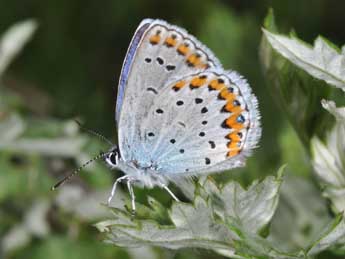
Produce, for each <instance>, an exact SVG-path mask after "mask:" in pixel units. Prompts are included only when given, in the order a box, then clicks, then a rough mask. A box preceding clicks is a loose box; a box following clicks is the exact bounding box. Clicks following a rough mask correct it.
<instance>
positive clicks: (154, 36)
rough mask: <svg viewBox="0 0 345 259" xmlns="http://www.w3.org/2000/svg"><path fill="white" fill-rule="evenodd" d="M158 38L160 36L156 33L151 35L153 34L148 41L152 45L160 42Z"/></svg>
mask: <svg viewBox="0 0 345 259" xmlns="http://www.w3.org/2000/svg"><path fill="white" fill-rule="evenodd" d="M160 40H161V37H160V36H159V35H158V34H156V35H153V36H151V37H150V43H151V44H152V45H156V44H158V43H159V42H160Z"/></svg>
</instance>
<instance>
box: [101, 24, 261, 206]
mask: <svg viewBox="0 0 345 259" xmlns="http://www.w3.org/2000/svg"><path fill="white" fill-rule="evenodd" d="M257 106H258V101H257V99H256V97H255V95H254V94H252V91H251V88H250V86H249V85H248V83H247V81H246V80H245V79H243V78H242V77H241V76H240V75H239V74H238V73H236V72H234V71H227V70H224V69H223V68H222V65H221V64H220V62H219V61H218V59H217V58H216V57H215V55H214V54H213V53H212V52H211V51H210V50H209V49H208V48H207V47H205V46H204V45H203V44H202V43H200V42H199V41H198V40H197V39H196V38H195V37H193V36H191V35H190V34H188V33H187V32H186V31H185V30H183V29H181V28H179V27H177V26H174V25H170V24H168V23H167V22H165V21H162V20H152V19H145V20H143V21H142V22H141V23H140V25H139V27H138V28H137V30H136V32H135V34H134V36H133V39H132V41H131V44H130V46H129V49H128V51H127V55H126V58H125V61H124V64H123V67H122V71H121V76H120V80H119V86H118V94H117V102H116V114H115V117H116V123H117V127H118V145H114V146H113V147H112V148H111V149H110V150H109V151H108V152H106V153H105V154H101V155H100V157H103V158H105V161H106V163H107V165H108V166H109V167H110V168H111V169H117V170H121V171H122V172H124V173H125V175H124V176H122V177H120V178H118V179H117V180H116V181H115V183H114V185H113V188H112V191H111V195H110V197H109V199H108V203H110V201H111V199H112V198H113V197H114V194H115V190H116V186H117V184H118V183H119V182H121V181H123V180H125V181H126V182H127V186H128V190H129V193H130V196H131V200H132V209H133V210H135V196H134V192H133V188H132V184H139V185H142V186H145V187H149V188H152V187H154V186H159V187H161V188H164V189H165V190H167V191H168V192H169V194H170V195H171V196H172V197H173V198H174V199H175V200H178V199H177V197H176V196H175V195H174V194H173V193H172V192H171V191H170V189H169V188H168V183H169V182H177V181H178V180H179V179H181V178H188V177H190V176H200V175H207V174H210V173H215V172H222V171H225V170H229V169H231V168H235V167H241V166H244V164H245V159H246V157H248V156H249V155H250V153H251V151H252V150H253V149H254V148H255V147H256V146H257V143H258V141H259V138H260V136H261V126H260V114H259V111H258V108H257Z"/></svg>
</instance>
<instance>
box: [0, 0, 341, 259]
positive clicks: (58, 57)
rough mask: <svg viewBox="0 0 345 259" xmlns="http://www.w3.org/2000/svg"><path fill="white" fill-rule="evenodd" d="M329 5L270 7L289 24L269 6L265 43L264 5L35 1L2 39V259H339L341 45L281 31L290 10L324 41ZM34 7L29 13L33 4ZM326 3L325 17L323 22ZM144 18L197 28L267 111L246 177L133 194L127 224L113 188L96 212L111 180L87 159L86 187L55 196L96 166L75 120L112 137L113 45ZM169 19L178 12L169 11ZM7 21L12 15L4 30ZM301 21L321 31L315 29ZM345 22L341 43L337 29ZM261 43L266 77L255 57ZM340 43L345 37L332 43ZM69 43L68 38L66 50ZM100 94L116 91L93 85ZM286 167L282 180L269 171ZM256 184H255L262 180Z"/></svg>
mask: <svg viewBox="0 0 345 259" xmlns="http://www.w3.org/2000/svg"><path fill="white" fill-rule="evenodd" d="M5 2H7V6H4V4H3V3H0V14H1V20H6V17H10V16H11V15H10V10H13V7H14V6H15V4H14V3H12V2H11V3H10V1H4V3H5ZM38 2H40V1H38ZM268 2H269V1H266V2H265V1H264V3H266V4H267V3H268ZM272 3H273V2H272ZM325 3H326V2H325V1H324V0H318V1H317V3H315V6H314V7H315V8H314V9H315V10H309V9H310V6H309V4H306V3H299V2H298V1H296V0H294V1H285V2H284V1H283V2H281V1H280V2H279V3H278V1H277V2H275V3H274V5H273V6H274V7H275V9H276V10H277V11H278V12H277V13H278V17H279V21H280V22H281V24H279V25H282V26H278V25H277V24H276V23H275V19H274V16H273V11H270V12H269V14H268V15H267V17H266V19H265V21H264V24H263V28H262V35H261V34H260V32H261V31H260V20H261V17H260V13H262V12H263V10H264V9H265V8H266V5H265V4H262V2H259V1H258V2H257V3H256V2H255V1H252V2H250V3H249V2H248V3H244V2H239V3H238V4H237V6H236V5H235V4H234V5H232V4H231V8H230V4H229V3H227V2H225V1H223V2H222V3H221V2H217V1H213V2H212V1H202V2H200V1H194V0H193V1H191V2H188V3H186V1H180V0H178V1H177V2H176V3H175V2H169V3H165V2H164V4H168V6H169V8H168V9H169V10H168V12H167V13H164V10H163V9H164V8H162V6H163V5H162V4H159V5H158V6H156V5H155V3H154V1H151V0H149V1H145V2H140V3H139V1H135V0H134V1H129V2H128V3H127V2H123V3H122V2H121V4H120V3H117V2H116V1H115V2H111V3H110V2H109V3H108V2H104V3H103V4H99V3H97V4H96V3H94V4H92V3H85V2H83V3H82V6H83V8H80V6H81V5H80V6H79V5H78V3H77V2H75V3H70V5H73V6H72V8H71V6H69V7H68V8H67V6H68V4H67V2H66V3H63V2H61V3H59V5H60V4H61V7H62V6H64V5H66V6H65V8H57V6H56V5H54V4H51V8H50V6H48V5H47V6H43V5H42V6H41V9H42V10H44V11H42V12H43V16H40V17H39V18H40V19H37V21H38V22H39V26H38V24H37V21H36V20H26V21H24V22H21V23H18V24H15V25H13V26H12V27H11V28H10V29H8V30H7V31H6V32H4V33H2V37H1V40H0V257H5V258H10V259H11V258H45V257H47V256H49V257H52V258H98V257H99V258H179V259H185V258H208V259H209V258H221V256H225V257H229V258H239V259H244V258H251V259H254V258H272V259H273V258H291V259H292V258H296V259H302V258H319V259H320V258H327V259H331V258H332V259H333V258H343V257H344V255H345V220H344V214H343V212H344V209H345V199H344V197H345V160H344V155H343V154H344V152H345V142H344V139H345V138H344V135H345V126H344V125H345V113H344V111H345V107H343V105H344V104H345V99H344V92H343V91H344V90H345V78H344V75H345V46H343V47H342V48H339V47H337V46H336V44H333V43H331V41H330V40H327V39H326V38H324V37H321V36H319V37H317V38H316V40H315V41H314V44H313V45H310V44H308V43H306V42H304V41H302V40H301V39H299V38H298V37H297V35H296V33H295V32H294V31H292V32H291V33H290V34H289V35H284V34H281V28H283V27H285V28H286V27H287V26H290V25H291V24H292V23H293V22H292V19H291V17H294V18H295V17H296V21H297V24H298V27H297V29H298V30H299V31H302V35H303V37H306V38H307V39H308V37H309V39H310V37H311V34H310V32H312V33H315V29H314V28H315V27H319V28H321V26H320V25H323V26H324V25H325V26H326V25H327V24H333V26H334V27H323V26H322V28H323V29H324V30H326V32H325V31H322V34H325V33H328V32H327V30H328V31H332V30H333V28H335V30H336V29H337V28H338V27H339V26H338V25H337V24H343V23H339V22H338V21H334V22H331V21H332V19H333V17H332V16H331V15H326V14H327V8H326V7H327V6H326V5H325ZM22 4H23V3H20V6H21V8H23V7H22ZM297 5H298V8H296V6H297ZM18 6H19V5H18ZM29 6H30V4H29V3H27V6H24V7H28V8H27V9H28V10H30V8H29ZM339 6H342V4H341V3H339ZM3 7H6V8H3ZM5 9H6V10H5ZM24 9H26V8H23V10H24ZM290 9H291V10H292V11H291V12H290V11H288V10H290ZM321 9H325V11H324V15H325V16H327V22H325V19H321V18H322V16H321V14H322V11H321ZM337 9H339V10H342V8H340V7H339V8H337ZM4 10H5V11H4ZM56 10H57V11H56ZM152 10H154V13H155V14H154V16H156V13H160V15H161V16H162V17H163V19H166V20H169V21H170V22H173V23H175V22H176V23H177V24H180V25H181V26H183V27H186V28H188V30H190V31H191V32H192V33H193V34H196V33H195V31H197V32H199V33H198V34H199V35H197V36H198V38H200V39H201V41H203V42H204V43H205V44H206V45H208V46H209V47H210V48H211V49H212V50H214V52H215V53H216V54H217V56H219V58H220V60H221V61H222V63H223V64H224V67H226V68H231V69H235V70H238V71H239V72H241V74H243V75H245V76H246V77H247V78H248V79H249V82H250V83H251V85H252V86H253V89H254V92H255V93H256V94H257V95H258V97H259V101H260V110H261V111H262V115H263V132H264V137H263V140H262V142H261V146H262V147H260V148H259V149H258V152H257V153H256V154H255V155H254V156H253V158H251V159H250V160H249V161H248V165H247V167H246V168H244V169H241V170H234V172H233V173H231V174H226V173H224V174H221V175H217V176H215V179H216V180H214V179H213V178H210V177H208V178H201V179H199V181H198V182H195V183H191V182H189V181H186V182H181V183H179V186H178V187H179V189H180V191H181V192H182V194H183V196H184V197H185V200H184V202H179V203H176V202H173V203H172V204H170V199H169V198H167V197H168V196H167V195H166V194H165V193H164V194H163V193H162V192H161V191H160V190H157V189H155V190H153V191H152V192H151V191H150V194H149V195H150V196H147V191H146V190H141V189H140V190H139V189H138V190H136V195H137V196H139V197H138V199H137V201H140V202H141V203H140V202H138V203H137V212H136V214H135V215H133V214H132V213H130V212H129V210H128V208H129V207H130V201H129V200H128V195H127V194H125V193H123V192H122V190H121V188H119V190H118V192H117V193H116V197H115V199H114V201H113V203H112V205H111V206H110V208H109V207H107V206H104V205H101V203H102V202H105V201H106V200H107V197H108V194H109V190H110V188H111V184H112V176H111V174H110V173H109V172H108V170H107V169H106V168H105V167H104V166H102V165H101V164H97V163H94V164H92V165H91V166H90V167H88V168H85V170H84V171H86V172H85V173H84V174H83V175H81V176H80V178H79V177H76V178H74V179H73V180H72V183H71V184H68V185H66V186H62V188H61V189H60V190H58V191H57V192H51V191H50V187H51V186H52V184H53V183H54V182H55V181H56V180H57V179H58V178H59V179H60V178H61V177H62V176H63V175H65V174H67V173H69V172H71V170H73V169H74V168H75V167H78V166H80V165H81V164H83V163H84V162H85V161H87V160H89V159H90V158H91V155H90V154H97V153H98V152H99V151H100V150H103V151H104V150H106V149H107V148H108V147H107V146H105V145H104V143H100V142H99V141H96V140H95V139H94V138H91V137H90V136H87V135H85V134H82V133H81V132H80V131H79V129H78V126H77V125H76V124H75V123H74V122H73V120H71V114H73V115H72V116H79V115H81V117H85V118H87V121H88V122H89V121H91V124H96V123H97V124H98V125H103V126H105V125H106V126H107V131H108V132H110V130H112V133H114V123H113V121H112V118H113V115H112V112H113V105H114V104H113V99H114V98H113V97H112V98H107V96H108V95H109V89H110V88H111V87H110V85H111V86H113V85H114V82H113V81H111V82H110V80H109V81H107V80H106V79H104V78H110V77H111V79H113V74H114V66H115V69H117V70H118V71H120V66H121V62H122V58H121V56H122V54H121V53H120V50H121V49H123V51H122V52H123V53H124V51H125V48H126V46H127V44H128V41H129V39H130V36H131V33H132V30H133V29H134V28H135V26H136V25H137V23H138V22H139V20H141V18H142V17H141V15H140V14H142V13H145V16H147V14H146V13H149V11H152ZM171 10H173V11H176V12H175V13H179V14H181V17H171ZM177 10H178V11H177ZM282 10H284V12H285V11H286V12H288V13H284V12H283V11H282ZM333 10H335V9H334V8H333ZM296 12H297V13H296ZM328 12H329V10H328ZM114 14H118V15H114ZM134 14H135V15H134ZM196 14H197V15H196ZM302 14H303V15H302ZM97 15H98V16H97ZM183 15H184V16H185V18H183V17H182V16H183ZM132 16H133V17H135V18H130V19H128V17H132ZM165 16H166V17H165ZM290 16H291V17H290ZM25 17H27V16H25ZM59 17H63V18H59ZM75 17H77V19H75ZM90 17H92V19H90ZM169 17H170V18H169ZM284 17H285V19H284ZM289 17H290V19H286V18H289ZM302 17H303V19H302ZM334 17H335V18H339V15H338V16H336V15H334ZM79 19H80V21H79ZM181 19H183V20H181ZM15 20H18V17H15ZM60 20H61V21H62V20H63V22H62V23H61V24H59V21H60ZM76 20H78V21H77V22H76ZM8 21H11V23H12V21H13V18H12V20H11V19H9V20H8V19H7V23H2V24H1V25H0V27H2V28H1V29H5V28H4V26H5V25H6V26H7V24H8V23H9V22H8ZM48 21H49V23H48ZM86 21H88V22H86ZM123 21H126V22H125V23H124V22H123ZM282 22H284V23H285V24H284V23H282ZM303 23H305V24H306V25H305V27H303V26H302V25H303ZM48 24H49V25H48ZM310 25H314V28H312V29H310V28H309V32H308V26H310ZM126 26H127V27H126ZM337 26H338V27H337ZM301 27H303V28H304V29H303V28H301ZM330 28H331V29H332V30H331V29H330ZM339 28H340V29H338V31H337V33H338V34H340V33H341V32H342V31H343V27H342V26H340V27H339ZM36 33H37V35H36ZM49 33H51V35H52V36H49ZM308 33H309V34H308ZM34 34H35V35H36V36H35V37H34V38H33V36H34ZM305 35H307V36H305ZM261 36H262V38H261V44H260V48H259V58H260V62H261V68H262V71H261V70H260V67H259V59H258V57H257V51H258V45H259V42H260V37H261ZM334 36H336V34H333V35H331V36H330V38H332V40H333V39H334ZM313 37H314V36H313ZM31 38H33V39H34V40H33V41H32V42H31V43H29V45H28V46H27V47H26V48H24V46H25V45H26V44H27V42H29V40H30V39H31ZM336 39H337V40H338V42H339V41H340V42H341V41H342V42H341V43H342V44H343V41H344V40H343V39H342V38H341V37H340V36H339V38H337V37H336ZM339 39H340V40H339ZM60 40H61V41H60ZM78 40H80V42H78ZM63 41H64V42H65V43H66V42H67V43H66V44H65V45H63V44H61V45H60V42H63ZM114 49H115V52H114ZM22 50H24V51H23V54H22V56H21V57H18V54H19V53H20V51H22ZM109 53H113V54H112V55H109ZM114 55H115V58H114ZM108 56H109V59H107V58H108ZM110 56H111V57H110ZM16 57H17V61H16V62H13V61H14V58H16ZM110 60H111V61H110ZM30 62H31V63H30ZM102 62H103V63H102ZM11 63H12V65H11ZM114 63H116V64H114ZM109 64H111V65H109ZM58 67H59V68H63V69H65V70H63V69H61V70H59V69H58ZM261 72H263V73H261ZM85 74H86V75H87V76H84V75H85ZM110 75H111V76H110ZM264 79H265V80H264ZM264 81H265V82H266V85H267V88H264ZM98 85H99V86H101V85H105V86H106V85H109V88H104V89H102V88H101V87H99V88H97V91H95V89H96V86H98ZM72 89H73V90H72ZM270 96H271V98H270ZM272 100H274V101H276V103H277V104H278V106H279V107H280V108H281V110H278V109H276V108H275V106H274V105H273V103H272ZM326 100H328V101H326ZM336 103H337V105H336ZM337 106H338V107H337ZM100 114H101V115H100ZM284 117H287V119H288V121H289V123H290V125H287V124H288V123H287V122H286V121H285V119H284ZM66 118H68V119H66ZM97 128H98V126H97ZM285 163H287V165H286V166H283V167H281V169H280V170H279V172H278V173H277V176H267V175H270V174H273V172H274V171H276V169H275V168H277V167H278V165H280V164H285ZM283 170H284V172H285V173H284V177H283V174H282V171H283ZM312 171H314V174H311V172H312ZM236 172H237V175H236ZM239 173H241V174H239ZM265 176H266V177H265ZM259 177H260V178H261V179H262V180H260V181H259V180H256V179H258V178H259ZM235 179H237V180H235ZM239 182H241V183H246V184H247V185H248V186H246V187H243V186H242V185H240V183H239ZM320 189H321V190H320ZM181 196H182V195H181ZM329 208H331V210H329ZM95 222H98V223H96V224H95ZM93 224H94V225H95V226H96V228H94V227H92V225H93ZM102 239H105V241H106V243H103V242H101V240H102ZM152 246H153V247H155V248H152ZM136 247H139V248H136ZM164 248H169V249H179V250H178V252H172V251H170V250H166V249H164ZM191 248H192V249H191ZM195 248H198V249H202V250H200V251H196V250H195ZM188 249H189V250H188ZM205 249H207V250H208V251H205Z"/></svg>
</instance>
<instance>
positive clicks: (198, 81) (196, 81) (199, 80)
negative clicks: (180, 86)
mask: <svg viewBox="0 0 345 259" xmlns="http://www.w3.org/2000/svg"><path fill="white" fill-rule="evenodd" d="M206 80H207V77H206V76H199V77H194V78H193V79H192V81H191V82H190V86H191V87H192V88H197V87H200V86H202V85H203V84H205V83H206Z"/></svg>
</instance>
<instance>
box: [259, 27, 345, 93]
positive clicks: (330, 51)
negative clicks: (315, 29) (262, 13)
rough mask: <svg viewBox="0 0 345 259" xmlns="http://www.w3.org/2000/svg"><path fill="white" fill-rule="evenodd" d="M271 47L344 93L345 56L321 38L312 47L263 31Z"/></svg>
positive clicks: (313, 75)
mask: <svg viewBox="0 0 345 259" xmlns="http://www.w3.org/2000/svg"><path fill="white" fill-rule="evenodd" d="M263 31H264V35H265V36H266V38H267V40H268V42H269V43H270V44H271V46H272V47H273V48H274V49H275V50H276V51H277V52H278V53H279V54H281V55H282V56H284V57H285V58H286V59H288V60H289V61H290V62H292V63H293V64H295V65H296V66H298V67H299V68H300V69H303V70H304V71H306V72H307V73H309V74H310V75H311V76H312V77H315V78H317V79H320V80H324V81H326V82H327V83H328V84H330V85H333V86H335V87H338V88H340V89H342V90H343V91H345V55H344V54H342V53H340V51H339V49H336V48H335V47H334V46H333V44H331V43H329V42H328V41H327V40H326V39H324V38H322V37H320V36H319V37H318V38H316V40H315V42H314V46H313V47H312V46H309V45H308V44H307V43H305V42H303V41H301V40H299V39H297V38H295V37H287V36H283V35H279V34H275V33H271V32H269V31H268V30H265V29H263Z"/></svg>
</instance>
